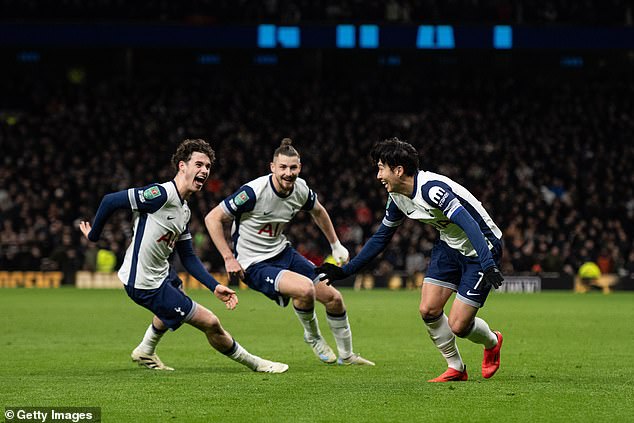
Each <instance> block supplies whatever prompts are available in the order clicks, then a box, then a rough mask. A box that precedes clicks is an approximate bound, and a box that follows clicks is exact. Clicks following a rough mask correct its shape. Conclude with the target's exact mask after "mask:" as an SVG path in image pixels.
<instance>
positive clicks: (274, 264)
mask: <svg viewBox="0 0 634 423" xmlns="http://www.w3.org/2000/svg"><path fill="white" fill-rule="evenodd" d="M285 270H290V271H291V272H295V273H299V274H300V275H304V276H306V277H307V278H308V279H310V280H311V281H313V282H314V281H315V279H316V278H317V275H315V265H314V264H313V263H311V262H310V261H309V260H308V259H306V258H305V257H304V256H302V255H301V254H299V253H298V252H297V251H295V249H294V248H293V247H291V246H290V245H289V246H287V247H286V248H285V249H284V251H282V252H281V253H279V254H278V255H276V256H275V257H272V258H270V259H268V260H264V261H261V262H259V263H253V264H252V265H251V266H249V268H248V269H247V270H246V275H245V279H244V282H245V283H246V284H247V285H249V288H251V289H255V290H256V291H259V292H261V293H263V294H264V295H266V296H267V297H269V298H270V299H271V300H273V301H275V302H276V303H277V304H278V305H280V306H282V307H286V306H287V305H288V303H289V301H290V298H289V297H287V296H284V295H282V294H280V292H279V287H278V286H279V283H280V277H281V273H282V272H283V271H285Z"/></svg>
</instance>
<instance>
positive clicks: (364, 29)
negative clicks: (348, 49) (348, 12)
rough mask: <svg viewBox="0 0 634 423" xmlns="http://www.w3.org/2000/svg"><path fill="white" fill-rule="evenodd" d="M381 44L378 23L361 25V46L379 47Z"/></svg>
mask: <svg viewBox="0 0 634 423" xmlns="http://www.w3.org/2000/svg"><path fill="white" fill-rule="evenodd" d="M378 46H379V27H378V26H377V25H361V26H360V27H359V47H361V48H377V47H378Z"/></svg>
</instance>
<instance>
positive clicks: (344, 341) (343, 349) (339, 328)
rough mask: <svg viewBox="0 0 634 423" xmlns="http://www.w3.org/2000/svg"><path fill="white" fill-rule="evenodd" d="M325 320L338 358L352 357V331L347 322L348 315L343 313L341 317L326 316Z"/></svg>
mask: <svg viewBox="0 0 634 423" xmlns="http://www.w3.org/2000/svg"><path fill="white" fill-rule="evenodd" d="M326 320H327V321H328V326H330V331H331V332H332V334H333V336H334V337H335V342H336V343H337V350H338V351H339V357H341V358H348V357H350V356H351V355H352V352H353V351H352V331H351V330H350V323H349V322H348V313H346V312H345V311H344V312H343V316H331V315H330V314H326Z"/></svg>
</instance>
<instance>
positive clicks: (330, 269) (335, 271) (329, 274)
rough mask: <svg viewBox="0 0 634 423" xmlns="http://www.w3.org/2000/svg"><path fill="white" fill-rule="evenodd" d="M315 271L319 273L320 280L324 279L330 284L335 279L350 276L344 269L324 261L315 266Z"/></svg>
mask: <svg viewBox="0 0 634 423" xmlns="http://www.w3.org/2000/svg"><path fill="white" fill-rule="evenodd" d="M315 272H317V274H318V275H319V280H320V281H326V285H330V284H332V283H333V282H335V281H339V280H341V279H345V278H347V277H348V276H350V274H349V273H347V272H346V271H345V270H343V269H342V268H341V267H339V266H335V265H334V264H332V263H324V264H322V265H321V266H318V267H316V268H315Z"/></svg>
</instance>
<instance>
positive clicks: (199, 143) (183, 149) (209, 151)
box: [172, 139, 216, 172]
mask: <svg viewBox="0 0 634 423" xmlns="http://www.w3.org/2000/svg"><path fill="white" fill-rule="evenodd" d="M193 153H203V154H205V155H206V156H207V157H209V160H210V161H211V165H212V166H213V164H214V161H216V153H214V150H213V148H211V146H210V145H209V144H207V141H205V140H201V139H196V140H184V141H183V142H181V143H180V145H179V146H178V148H177V149H176V153H174V155H173V156H172V166H174V169H175V170H176V171H177V172H178V163H179V162H180V161H184V162H185V163H187V162H188V161H189V160H190V159H191V158H192V154H193Z"/></svg>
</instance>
